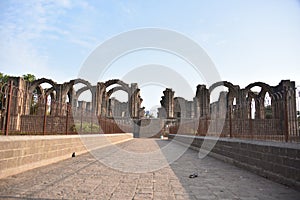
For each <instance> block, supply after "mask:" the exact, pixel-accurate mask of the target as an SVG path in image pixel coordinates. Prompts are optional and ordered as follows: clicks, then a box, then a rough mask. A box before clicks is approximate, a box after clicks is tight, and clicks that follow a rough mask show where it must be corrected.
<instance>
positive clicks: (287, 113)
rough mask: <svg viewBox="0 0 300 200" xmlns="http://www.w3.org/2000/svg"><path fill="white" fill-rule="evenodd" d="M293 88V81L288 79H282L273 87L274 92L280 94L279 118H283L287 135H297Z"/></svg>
mask: <svg viewBox="0 0 300 200" xmlns="http://www.w3.org/2000/svg"><path fill="white" fill-rule="evenodd" d="M295 88H296V87H295V82H294V81H290V80H282V81H281V82H280V83H279V85H278V86H277V87H276V88H275V92H276V93H280V92H281V94H282V100H281V105H280V108H281V109H280V116H281V117H280V118H281V119H284V120H285V126H287V127H285V128H286V131H287V132H288V135H298V121H297V113H296V110H297V108H296V93H295Z"/></svg>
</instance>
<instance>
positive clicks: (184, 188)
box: [0, 139, 300, 200]
mask: <svg viewBox="0 0 300 200" xmlns="http://www.w3.org/2000/svg"><path fill="white" fill-rule="evenodd" d="M169 143H170V142H169V141H167V140H154V139H133V140H130V141H127V142H125V143H121V144H118V147H119V148H122V149H125V150H127V151H132V152H135V153H143V152H149V151H155V150H158V149H159V148H160V147H162V146H164V145H167V144H169ZM172 145H173V148H181V147H180V145H177V144H174V143H172ZM104 150H105V149H101V150H98V151H99V152H98V153H101V152H104ZM197 153H198V152H196V151H194V150H187V151H186V152H185V153H184V154H183V156H181V157H180V159H178V160H176V161H175V162H173V163H172V164H171V165H168V166H165V167H164V168H162V169H160V170H157V171H153V172H145V173H126V172H121V171H118V170H115V169H112V168H110V167H107V166H106V165H104V164H102V163H101V162H99V161H98V160H97V159H95V157H94V156H92V155H91V154H84V155H80V156H77V157H75V158H70V159H67V160H64V161H61V162H59V163H55V164H52V165H48V166H46V167H41V168H37V169H34V170H30V171H27V172H24V173H21V174H17V175H14V176H11V177H7V178H5V179H0V199H122V200H123V199H125V200H126V199H143V200H145V199H291V200H296V199H300V193H299V192H297V191H295V190H293V189H290V188H287V187H285V186H283V185H280V184H277V183H274V182H271V181H269V180H267V179H264V178H262V177H259V176H257V175H255V174H252V173H249V172H247V171H244V170H242V169H239V168H236V167H234V166H232V165H229V164H226V163H223V162H221V161H218V160H216V159H214V158H211V157H206V158H205V159H202V160H200V159H198V157H197V156H198V154H197ZM130 159H131V158H128V162H131V160H130ZM119 164H120V163H119ZM145 164H149V163H148V162H145ZM193 172H198V177H197V178H193V179H191V178H189V175H190V174H191V173H193Z"/></svg>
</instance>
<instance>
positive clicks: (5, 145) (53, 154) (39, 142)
mask: <svg viewBox="0 0 300 200" xmlns="http://www.w3.org/2000/svg"><path fill="white" fill-rule="evenodd" d="M132 138H133V136H132V134H131V133H122V134H99V135H51V136H50V135H46V136H0V178H4V177H6V176H10V175H13V174H16V173H20V172H23V171H26V170H29V169H33V168H36V167H40V166H44V165H48V164H51V163H54V162H58V161H60V160H63V159H66V158H70V157H71V155H72V153H73V152H75V154H76V155H79V154H82V153H86V152H88V151H90V150H93V149H97V148H101V147H104V146H108V145H111V144H116V143H120V142H124V141H127V140H130V139H132Z"/></svg>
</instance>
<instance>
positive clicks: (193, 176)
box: [189, 172, 198, 178]
mask: <svg viewBox="0 0 300 200" xmlns="http://www.w3.org/2000/svg"><path fill="white" fill-rule="evenodd" d="M196 177H198V173H197V172H195V173H193V174H191V175H190V176H189V178H196Z"/></svg>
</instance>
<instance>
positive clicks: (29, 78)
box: [22, 74, 36, 82]
mask: <svg viewBox="0 0 300 200" xmlns="http://www.w3.org/2000/svg"><path fill="white" fill-rule="evenodd" d="M22 77H23V79H24V80H25V81H28V82H33V81H35V80H36V77H35V76H34V75H33V74H24V75H23V76H22Z"/></svg>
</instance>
